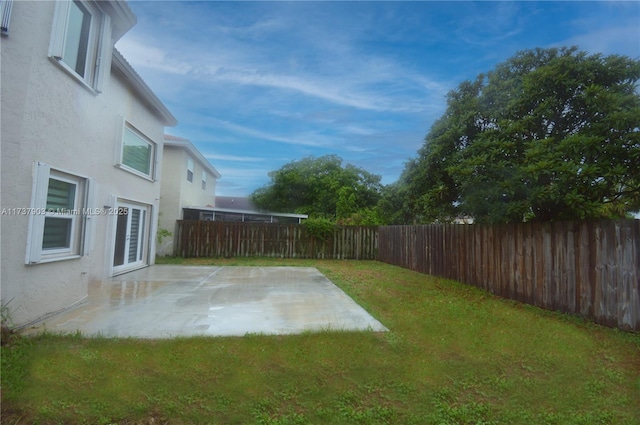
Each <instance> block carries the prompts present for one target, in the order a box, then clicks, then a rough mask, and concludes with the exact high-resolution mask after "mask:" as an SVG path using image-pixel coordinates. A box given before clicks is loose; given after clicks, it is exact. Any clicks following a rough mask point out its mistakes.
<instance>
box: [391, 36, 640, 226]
mask: <svg viewBox="0 0 640 425" xmlns="http://www.w3.org/2000/svg"><path fill="white" fill-rule="evenodd" d="M639 79H640V61H638V60H634V59H630V58H628V57H625V56H618V55H611V56H602V55H599V54H595V55H588V54H587V53H585V52H582V51H579V50H578V49H577V48H576V47H572V48H552V49H535V50H527V51H523V52H520V53H518V54H516V55H515V56H513V57H512V58H510V59H508V60H507V61H505V62H504V63H501V64H498V65H497V66H496V67H495V69H494V70H492V71H490V72H489V73H487V74H486V75H483V74H481V75H479V76H478V77H477V78H476V79H475V80H474V81H465V82H463V83H461V84H460V85H459V86H458V87H457V88H456V89H455V90H453V91H451V92H450V93H449V94H448V97H447V109H446V112H445V113H444V115H443V116H442V117H441V118H440V119H438V120H437V121H436V122H435V123H434V124H433V126H432V128H431V130H430V131H429V133H428V134H427V136H426V138H425V143H424V145H423V147H422V148H421V149H420V150H419V152H418V155H417V157H416V158H414V159H412V160H411V161H409V162H408V163H407V166H406V168H405V171H404V173H403V175H402V177H401V179H400V184H401V185H402V187H403V191H404V193H405V194H404V196H405V197H406V198H405V199H406V205H407V207H408V208H409V209H410V210H411V211H412V213H413V215H414V217H416V220H417V221H420V222H431V221H435V220H440V221H450V220H452V219H453V218H455V217H456V216H461V215H469V216H472V217H474V219H475V220H476V221H477V222H487V223H499V222H521V221H527V220H536V221H552V220H572V219H597V218H620V217H624V216H625V214H628V213H629V212H632V211H638V210H639V209H640V96H639V94H638V81H639Z"/></svg>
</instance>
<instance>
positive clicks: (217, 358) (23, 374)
mask: <svg viewBox="0 0 640 425" xmlns="http://www.w3.org/2000/svg"><path fill="white" fill-rule="evenodd" d="M162 262H171V263H183V264H203V265H205V264H206V265H211V264H215V265H261V266H265V265H268V266H278V265H294V266H314V267H317V268H318V269H319V270H320V271H321V272H322V273H324V274H325V275H326V276H327V277H328V278H329V279H331V280H332V281H333V282H334V283H335V284H337V285H338V286H339V287H341V288H342V289H343V290H344V291H345V292H347V293H348V294H349V295H350V296H351V297H353V298H354V299H355V300H356V301H357V302H358V303H360V305H362V306H363V307H364V308H365V309H367V310H368V311H369V313H371V314H372V315H373V316H374V317H376V318H377V319H378V320H380V321H381V322H382V323H383V324H384V325H385V326H387V328H389V329H390V332H386V333H374V332H330V331H326V332H318V333H304V334H301V335H290V336H266V335H249V336H245V337H217V338H183V339H171V340H136V339H107V338H97V339H93V338H83V337H82V336H80V335H67V336H54V335H50V334H49V335H48V334H44V335H40V336H37V337H23V338H16V339H13V340H11V341H9V343H8V344H6V345H4V346H3V347H2V423H3V424H5V423H6V424H31V423H38V424H48V423H65V424H66V423H86V424H110V423H122V424H138V423H139V424H164V423H171V424H174V423H175V424H191V423H212V424H526V425H536V424H616V425H617V424H629V425H631V424H633V425H637V424H638V423H640V335H638V334H630V333H625V332H621V331H617V330H614V329H609V328H604V327H601V326H597V325H594V324H591V323H588V322H585V321H583V320H581V319H578V318H574V317H570V316H565V315H560V314H556V313H551V312H546V311H543V310H540V309H537V308H534V307H529V306H525V305H522V304H519V303H515V302H512V301H506V300H501V299H499V298H497V297H494V296H492V295H491V294H488V293H486V292H483V291H480V290H478V289H475V288H472V287H469V286H465V285H461V284H458V283H456V282H452V281H447V280H443V279H438V278H433V277H430V276H426V275H422V274H419V273H415V272H412V271H409V270H404V269H401V268H398V267H394V266H390V265H386V264H383V263H379V262H375V261H315V260H313V261H312V260H275V259H228V260H212V259H209V260H188V261H187V260H174V259H170V260H163V261H162Z"/></svg>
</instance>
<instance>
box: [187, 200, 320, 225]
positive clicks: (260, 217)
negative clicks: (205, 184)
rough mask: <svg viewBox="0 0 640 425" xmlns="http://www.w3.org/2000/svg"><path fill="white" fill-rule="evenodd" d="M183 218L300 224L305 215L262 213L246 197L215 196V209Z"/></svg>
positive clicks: (207, 209) (201, 211)
mask: <svg viewBox="0 0 640 425" xmlns="http://www.w3.org/2000/svg"><path fill="white" fill-rule="evenodd" d="M185 218H186V219H191V220H211V221H241V222H252V223H301V222H302V220H304V219H307V218H309V216H308V215H307V214H292V213H277V212H268V211H262V210H260V209H258V208H256V206H255V205H254V204H253V203H252V202H251V199H250V198H248V197H242V196H216V203H215V208H206V209H201V210H199V211H186V212H185Z"/></svg>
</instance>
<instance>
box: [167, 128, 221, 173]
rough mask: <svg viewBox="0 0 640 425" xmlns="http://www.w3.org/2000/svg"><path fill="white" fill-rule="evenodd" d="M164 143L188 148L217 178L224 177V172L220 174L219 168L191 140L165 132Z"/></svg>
mask: <svg viewBox="0 0 640 425" xmlns="http://www.w3.org/2000/svg"><path fill="white" fill-rule="evenodd" d="M164 145H165V146H174V147H178V148H183V149H186V150H187V151H188V152H189V153H190V154H191V155H193V156H194V157H196V159H197V160H198V162H200V163H201V165H203V166H204V167H205V168H206V169H207V170H209V172H210V173H211V174H213V175H214V177H215V178H216V179H219V178H220V177H222V174H220V173H219V172H218V170H216V168H215V167H214V166H213V165H211V163H210V162H209V160H207V158H205V157H204V155H202V152H200V151H199V150H198V148H196V147H195V146H194V144H193V143H191V140H189V139H185V138H183V137H178V136H173V135H171V134H166V133H165V135H164Z"/></svg>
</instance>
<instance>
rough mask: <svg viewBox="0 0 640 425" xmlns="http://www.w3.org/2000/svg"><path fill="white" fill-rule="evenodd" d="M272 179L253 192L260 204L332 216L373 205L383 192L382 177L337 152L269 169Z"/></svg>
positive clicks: (344, 215)
mask: <svg viewBox="0 0 640 425" xmlns="http://www.w3.org/2000/svg"><path fill="white" fill-rule="evenodd" d="M269 177H270V178H271V182H270V183H269V184H267V185H266V186H264V187H262V188H259V189H257V190H256V191H255V192H253V194H252V195H251V199H252V201H253V203H254V204H255V205H256V206H257V207H258V208H262V209H265V210H268V211H274V212H296V213H299V214H309V215H311V216H315V217H325V218H329V219H346V218H349V217H351V216H353V215H354V214H356V213H362V212H363V211H365V210H368V209H369V210H370V209H373V208H374V207H375V206H376V204H377V203H378V200H379V199H380V196H381V190H382V185H381V183H380V180H381V177H380V176H378V175H375V174H371V173H369V172H367V171H365V170H363V169H361V168H358V167H355V166H353V165H351V164H347V165H346V166H344V167H343V166H342V159H341V158H340V157H338V156H336V155H325V156H322V157H313V156H311V157H307V158H304V159H301V160H298V161H292V162H290V163H288V164H285V165H284V166H283V167H282V168H280V169H279V170H275V171H271V172H270V173H269Z"/></svg>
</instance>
